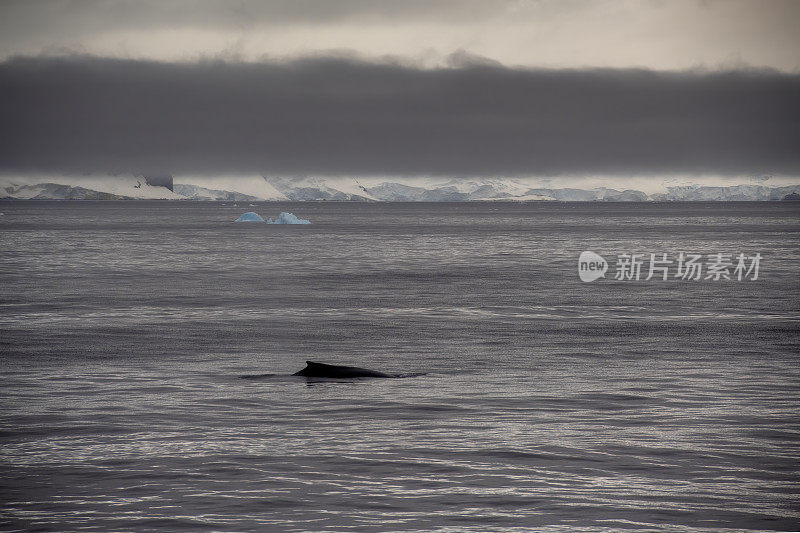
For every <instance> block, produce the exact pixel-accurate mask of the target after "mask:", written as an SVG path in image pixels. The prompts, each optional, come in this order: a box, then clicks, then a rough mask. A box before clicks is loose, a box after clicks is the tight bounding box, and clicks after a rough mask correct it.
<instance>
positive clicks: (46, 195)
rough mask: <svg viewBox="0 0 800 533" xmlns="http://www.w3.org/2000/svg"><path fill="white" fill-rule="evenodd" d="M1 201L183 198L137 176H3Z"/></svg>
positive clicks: (0, 181) (0, 189)
mask: <svg viewBox="0 0 800 533" xmlns="http://www.w3.org/2000/svg"><path fill="white" fill-rule="evenodd" d="M0 197H6V198H17V199H40V200H45V199H52V200H68V199H75V200H113V199H125V198H134V199H165V200H179V199H183V197H182V196H180V195H178V194H175V193H174V192H172V191H170V190H169V189H168V188H166V187H160V186H152V185H149V184H148V183H147V181H146V180H145V178H143V177H135V176H41V177H39V176H1V177H0Z"/></svg>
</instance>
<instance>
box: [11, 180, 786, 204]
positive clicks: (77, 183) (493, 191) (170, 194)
mask: <svg viewBox="0 0 800 533" xmlns="http://www.w3.org/2000/svg"><path fill="white" fill-rule="evenodd" d="M792 193H800V185H779V186H769V185H765V184H736V185H720V186H710V185H700V184H681V185H668V184H665V185H664V186H663V187H661V188H660V190H655V191H650V192H649V193H646V192H643V191H641V190H637V189H629V188H625V189H612V188H606V187H602V186H595V187H590V188H574V187H573V188H566V187H552V186H549V187H543V186H542V182H541V181H540V180H533V179H530V180H526V179H521V178H480V179H478V178H475V179H473V178H457V179H456V178H454V179H447V178H429V179H419V178H415V179H407V180H400V179H394V180H392V179H387V178H352V177H326V178H322V177H320V178H317V177H312V178H292V179H288V178H280V177H264V176H235V177H227V178H224V177H209V176H181V177H175V178H169V177H166V178H165V177H157V178H150V177H143V176H127V177H126V176H68V177H49V178H35V177H16V178H15V177H0V198H13V199H59V200H60V199H76V200H77V199H80V200H114V199H136V198H141V199H165V200H201V201H265V200H266V201H323V200H326V201H366V202H381V201H383V202H461V201H520V202H526V201H615V202H618V201H623V202H625V201H634V202H641V201H737V200H750V201H753V200H781V199H783V198H784V197H786V196H788V195H791V194H792ZM792 198H794V197H790V198H787V199H792Z"/></svg>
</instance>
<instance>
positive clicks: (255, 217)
mask: <svg viewBox="0 0 800 533" xmlns="http://www.w3.org/2000/svg"><path fill="white" fill-rule="evenodd" d="M281 214H283V213H281ZM236 222H264V219H263V218H261V216H260V215H259V214H258V213H253V212H252V211H250V212H247V213H245V214H243V215H242V216H240V217H239V218H237V219H236ZM271 223H272V219H270V224H271Z"/></svg>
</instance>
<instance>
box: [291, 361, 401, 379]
mask: <svg viewBox="0 0 800 533" xmlns="http://www.w3.org/2000/svg"><path fill="white" fill-rule="evenodd" d="M292 375H293V376H303V377H307V378H396V377H398V376H396V375H392V374H385V373H383V372H378V371H377V370H369V369H367V368H359V367H357V366H342V365H329V364H326V363H316V362H314V361H306V367H305V368H304V369H302V370H300V371H299V372H295V373H294V374H292Z"/></svg>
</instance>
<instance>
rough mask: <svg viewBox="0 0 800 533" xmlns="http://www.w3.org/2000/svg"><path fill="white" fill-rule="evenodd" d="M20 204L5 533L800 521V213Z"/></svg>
mask: <svg viewBox="0 0 800 533" xmlns="http://www.w3.org/2000/svg"><path fill="white" fill-rule="evenodd" d="M245 211H255V212H258V213H259V214H260V215H262V216H263V217H264V218H267V217H273V218H274V217H275V216H276V215H278V214H279V213H280V212H281V211H286V212H292V213H294V214H295V215H297V216H299V217H301V218H305V219H308V220H310V221H311V222H312V224H311V225H308V226H291V225H286V226H281V225H266V224H259V223H234V222H233V221H234V220H235V219H236V218H237V217H238V216H239V215H241V214H242V213H243V212H245ZM0 212H2V213H3V215H2V216H0V529H2V530H3V531H17V530H26V531H28V530H37V531H74V530H86V531H157V530H160V531H176V530H199V531H203V530H214V531H442V532H444V531H453V532H464V531H476V532H477V531H480V532H486V531H531V530H535V531H619V530H627V529H630V530H637V529H638V530H647V531H752V530H757V531H768V530H800V365H799V364H798V363H800V350H799V349H798V348H799V347H800V335H798V333H799V332H800V206H799V205H797V204H796V203H795V204H792V203H788V202H784V203H780V202H771V203H767V202H763V203H692V204H685V203H664V204H653V203H619V204H617V203H548V202H539V203H531V204H512V203H488V202H487V203H458V204H371V203H363V204H361V203H335V202H319V203H295V204H288V203H283V204H281V203H259V204H255V205H252V206H251V205H248V204H245V203H240V204H238V205H232V204H231V203H227V205H222V204H219V203H193V202H149V201H135V202H134V201H131V202H125V201H120V202H90V201H72V202H58V201H53V202H47V201H27V202H24V201H16V202H14V201H2V202H0ZM587 250H588V251H594V252H596V253H599V254H601V255H602V256H603V257H605V258H606V259H608V260H609V262H611V263H612V268H611V269H610V270H609V272H608V273H607V274H606V277H605V279H599V280H597V281H594V282H591V283H584V282H582V281H581V280H580V279H579V277H578V256H579V254H580V253H581V252H582V251H587ZM632 252H634V253H642V254H645V258H646V259H649V254H650V253H657V254H661V253H667V254H669V257H670V258H671V259H673V260H674V259H677V256H678V254H679V253H680V252H689V253H697V254H702V255H703V256H704V257H705V256H707V255H710V254H717V253H725V254H732V256H735V255H737V254H739V253H745V254H747V255H748V256H752V255H753V254H755V253H760V254H761V255H762V259H761V263H760V270H759V275H758V279H756V280H752V279H744V280H741V281H739V280H737V279H735V277H734V279H731V280H724V279H721V280H717V281H715V280H713V279H700V280H697V281H690V280H683V279H680V278H675V277H674V276H673V275H672V271H671V272H670V279H668V280H666V281H664V280H661V279H650V280H645V279H644V277H646V274H647V271H646V266H647V263H645V270H643V273H642V279H640V280H638V281H636V280H615V279H614V269H613V263H614V262H615V260H616V259H617V257H618V254H623V253H632ZM673 268H674V265H673ZM306 360H313V361H320V362H327V363H334V364H345V365H354V366H360V367H366V368H371V369H375V370H380V371H384V372H389V373H409V374H416V373H423V375H413V376H411V377H405V378H398V379H350V380H348V379H344V380H306V379H305V378H300V377H292V376H290V374H292V373H293V372H296V371H298V370H300V369H301V368H303V367H304V366H305V361H306ZM243 375H262V376H261V377H259V378H251V379H243V378H242V377H241V376H243Z"/></svg>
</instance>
